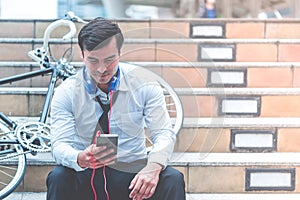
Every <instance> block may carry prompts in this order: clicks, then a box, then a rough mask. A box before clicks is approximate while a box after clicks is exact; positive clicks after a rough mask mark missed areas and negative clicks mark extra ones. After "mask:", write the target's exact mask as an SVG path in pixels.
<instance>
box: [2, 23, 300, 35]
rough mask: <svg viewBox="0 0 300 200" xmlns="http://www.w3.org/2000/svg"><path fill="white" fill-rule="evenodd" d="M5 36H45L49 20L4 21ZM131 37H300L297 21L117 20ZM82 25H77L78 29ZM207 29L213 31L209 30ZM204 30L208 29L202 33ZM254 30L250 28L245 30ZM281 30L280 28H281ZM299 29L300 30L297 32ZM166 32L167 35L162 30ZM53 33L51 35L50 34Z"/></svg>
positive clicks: (64, 30)
mask: <svg viewBox="0 0 300 200" xmlns="http://www.w3.org/2000/svg"><path fill="white" fill-rule="evenodd" d="M0 22H1V23H0V29H1V30H5V31H2V32H1V33H0V37H2V38H17V37H20V38H33V37H38V38H41V37H43V34H44V31H45V29H46V27H47V26H48V25H49V23H50V22H51V21H50V20H34V21H33V20H22V21H21V20H1V21H0ZM117 22H118V24H119V26H120V28H121V29H122V30H123V33H124V35H125V36H126V37H127V38H128V37H129V38H207V37H209V38H296V39H298V38H300V26H299V22H298V21H297V20H286V19H284V20H275V21H274V20H264V21H259V20H255V19H250V20H248V19H237V20H234V19H232V20H222V19H218V20H217V21H216V20H202V19H192V20H190V19H180V20H178V19H177V20H176V21H175V20H166V19H164V20H161V21H157V20H151V19H147V20H139V21H133V20H117ZM81 26H82V24H76V27H77V29H78V30H79V29H80V27H81ZM208 28H210V30H211V31H209V33H207V32H208V31H207V30H208ZM203 29H205V30H206V31H205V32H203ZM245 30H251V31H245ZM278 30H280V31H278ZM297 30H298V31H297ZM162 31H164V34H161V32H162ZM65 32H67V29H66V28H65V27H60V28H57V29H55V30H54V31H53V37H60V36H61V33H65ZM51 36H52V34H51Z"/></svg>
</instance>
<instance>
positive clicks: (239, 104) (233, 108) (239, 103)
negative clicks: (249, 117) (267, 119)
mask: <svg viewBox="0 0 300 200" xmlns="http://www.w3.org/2000/svg"><path fill="white" fill-rule="evenodd" d="M222 113H226V114H231V113H232V114H244V113H245V114H256V113H258V102H257V101H256V100H251V99H250V100H243V99H236V100H229V99H224V100H223V101H222Z"/></svg>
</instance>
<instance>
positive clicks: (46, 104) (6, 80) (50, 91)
mask: <svg viewBox="0 0 300 200" xmlns="http://www.w3.org/2000/svg"><path fill="white" fill-rule="evenodd" d="M49 73H51V79H50V82H49V85H48V91H47V94H46V98H45V101H44V105H43V109H42V112H41V115H40V119H39V122H42V123H45V122H46V120H47V115H48V112H49V108H50V102H51V99H52V96H53V93H54V88H55V84H56V81H57V77H58V69H57V68H55V67H50V68H46V69H40V70H37V71H33V72H28V73H23V74H19V75H14V76H11V77H7V78H2V79H0V85H3V84H7V83H12V82H16V81H20V80H25V79H29V78H33V77H36V76H40V75H45V74H49ZM0 119H1V120H3V121H4V122H5V123H6V124H7V125H8V126H9V127H10V128H12V129H15V128H16V127H17V123H16V122H14V121H13V120H11V119H10V118H9V117H8V116H6V115H5V114H4V113H2V112H0ZM5 143H6V144H7V141H5ZM0 144H1V141H0Z"/></svg>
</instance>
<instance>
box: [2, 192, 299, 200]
mask: <svg viewBox="0 0 300 200" xmlns="http://www.w3.org/2000/svg"><path fill="white" fill-rule="evenodd" d="M299 198H300V194H190V193H187V194H186V200H233V199H234V200H282V199H285V200H296V199H299ZM19 199H20V200H21V199H22V200H43V199H46V192H14V193H12V194H11V195H10V196H8V197H7V198H5V200H19Z"/></svg>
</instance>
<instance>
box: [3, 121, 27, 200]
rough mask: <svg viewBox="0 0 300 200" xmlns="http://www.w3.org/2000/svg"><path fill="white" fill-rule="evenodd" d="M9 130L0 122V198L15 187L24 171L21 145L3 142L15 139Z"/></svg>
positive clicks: (24, 160) (24, 164)
mask: <svg viewBox="0 0 300 200" xmlns="http://www.w3.org/2000/svg"><path fill="white" fill-rule="evenodd" d="M9 131H10V130H9V129H8V128H7V127H6V126H5V125H4V124H3V123H1V122H0V199H3V198H5V197H7V196H8V195H9V194H10V193H12V192H13V191H14V190H15V189H16V187H17V186H18V185H19V183H20V181H21V180H22V179H23V178H24V174H25V171H26V156H25V154H23V148H22V147H21V145H19V144H5V140H8V139H15V137H14V135H13V134H12V133H8V132H9Z"/></svg>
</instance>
